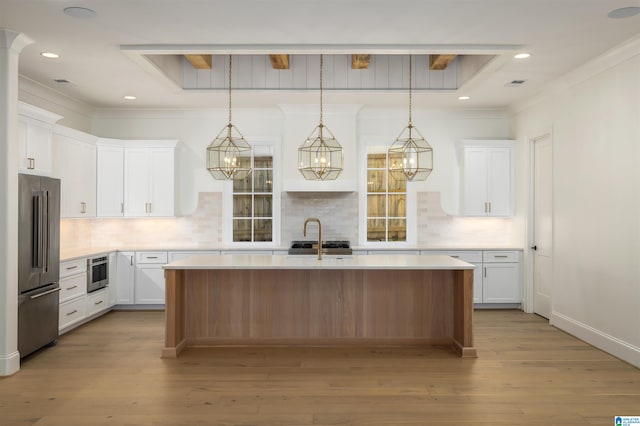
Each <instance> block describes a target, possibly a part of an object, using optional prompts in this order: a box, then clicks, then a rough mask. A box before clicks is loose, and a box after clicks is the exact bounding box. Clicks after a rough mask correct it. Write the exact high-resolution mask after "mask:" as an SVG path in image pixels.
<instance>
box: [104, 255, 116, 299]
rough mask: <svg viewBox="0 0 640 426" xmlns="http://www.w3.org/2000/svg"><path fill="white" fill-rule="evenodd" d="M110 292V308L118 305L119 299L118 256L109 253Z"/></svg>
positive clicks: (108, 289) (108, 288)
mask: <svg viewBox="0 0 640 426" xmlns="http://www.w3.org/2000/svg"><path fill="white" fill-rule="evenodd" d="M107 291H108V300H107V301H108V306H109V307H112V306H113V305H115V304H116V303H117V298H118V254H117V253H109V285H108V286H107Z"/></svg>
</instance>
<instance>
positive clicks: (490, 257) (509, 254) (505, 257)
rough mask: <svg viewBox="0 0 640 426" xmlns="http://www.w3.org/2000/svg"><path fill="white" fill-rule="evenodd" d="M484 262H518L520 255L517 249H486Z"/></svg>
mask: <svg viewBox="0 0 640 426" xmlns="http://www.w3.org/2000/svg"><path fill="white" fill-rule="evenodd" d="M482 260H483V262H493V263H497V262H518V261H520V256H519V253H518V252H517V251H485V252H483V257H482Z"/></svg>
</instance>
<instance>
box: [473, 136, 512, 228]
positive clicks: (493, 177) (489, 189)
mask: <svg viewBox="0 0 640 426" xmlns="http://www.w3.org/2000/svg"><path fill="white" fill-rule="evenodd" d="M461 151H462V174H463V176H462V184H463V187H462V197H463V199H462V214H463V215H464V216H513V213H514V191H513V190H514V141H512V140H465V141H463V142H462V147H461Z"/></svg>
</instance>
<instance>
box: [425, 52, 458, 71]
mask: <svg viewBox="0 0 640 426" xmlns="http://www.w3.org/2000/svg"><path fill="white" fill-rule="evenodd" d="M455 58H456V55H429V69H430V70H444V69H446V68H447V67H448V66H449V64H450V63H451V61H453V60H454V59H455Z"/></svg>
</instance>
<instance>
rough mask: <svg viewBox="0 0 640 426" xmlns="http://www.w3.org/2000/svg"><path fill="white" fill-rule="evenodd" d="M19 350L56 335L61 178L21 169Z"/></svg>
mask: <svg viewBox="0 0 640 426" xmlns="http://www.w3.org/2000/svg"><path fill="white" fill-rule="evenodd" d="M18 179H19V195H20V197H19V198H20V200H19V208H20V218H19V229H18V351H19V352H20V357H21V358H22V357H25V356H27V355H29V354H31V353H33V352H35V351H36V350H38V349H40V348H42V347H43V346H46V345H48V344H53V343H55V342H56V340H57V338H58V310H59V307H58V303H59V294H58V293H59V291H60V286H59V278H60V180H59V179H52V178H48V177H43V176H33V175H24V174H20V175H19V177H18Z"/></svg>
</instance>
